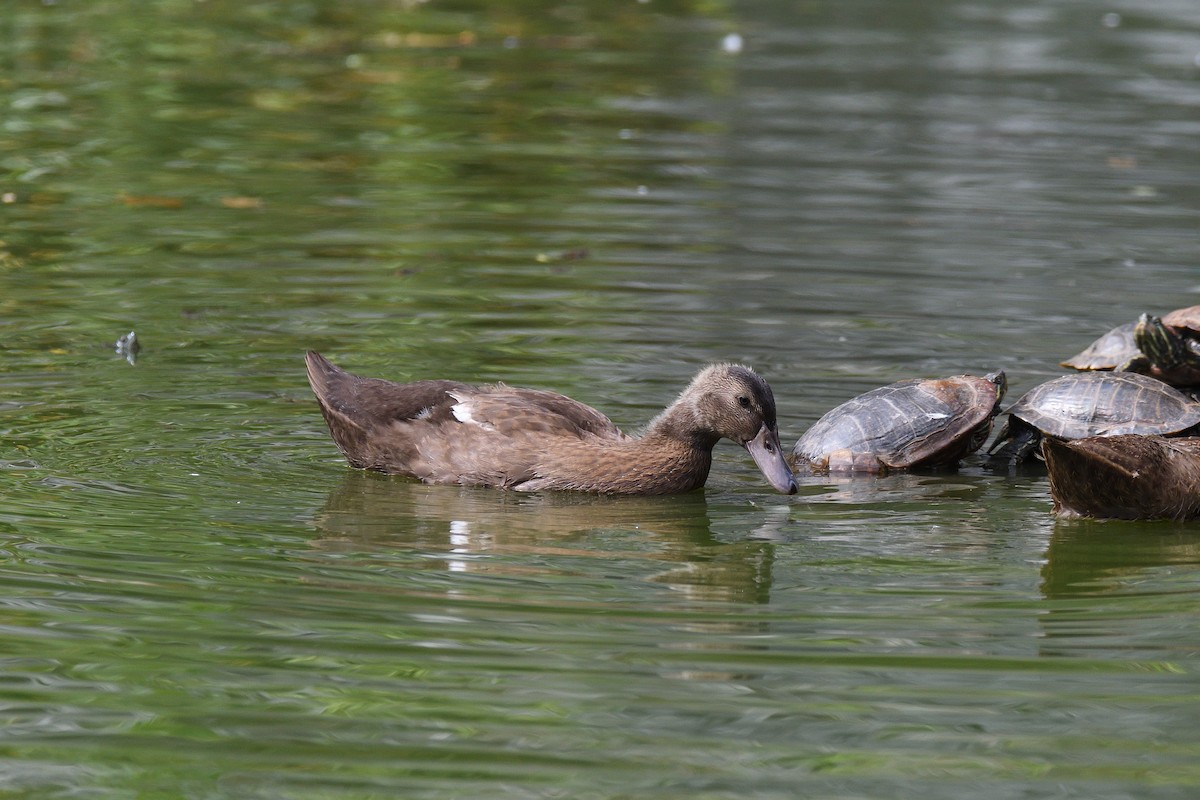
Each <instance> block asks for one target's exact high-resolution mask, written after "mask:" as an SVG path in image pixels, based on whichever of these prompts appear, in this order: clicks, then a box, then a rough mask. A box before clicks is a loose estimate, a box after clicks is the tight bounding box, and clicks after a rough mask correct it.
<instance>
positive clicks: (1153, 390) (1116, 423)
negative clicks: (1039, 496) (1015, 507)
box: [1008, 372, 1200, 439]
mask: <svg viewBox="0 0 1200 800" xmlns="http://www.w3.org/2000/svg"><path fill="white" fill-rule="evenodd" d="M1008 414H1009V416H1011V417H1016V418H1017V419H1019V420H1021V421H1023V422H1025V423H1027V424H1029V425H1032V426H1033V427H1034V428H1037V429H1038V430H1039V431H1041V432H1042V433H1045V434H1049V435H1050V436H1057V437H1059V438H1061V439H1079V438H1082V437H1084V436H1113V435H1116V434H1121V433H1141V434H1148V433H1157V434H1172V433H1180V432H1182V431H1185V430H1187V429H1188V428H1191V427H1193V426H1195V425H1197V424H1200V402H1196V401H1195V400H1192V399H1191V398H1189V397H1188V396H1187V395H1185V394H1184V393H1183V392H1180V391H1179V390H1178V389H1174V388H1172V387H1170V386H1168V385H1167V384H1165V383H1163V382H1162V381H1160V380H1158V379H1156V378H1151V377H1148V376H1146V375H1139V374H1137V373H1134V372H1082V373H1079V374H1077V375H1064V376H1063V377H1061V378H1055V379H1054V380H1051V381H1046V382H1045V383H1043V384H1041V385H1039V386H1035V387H1034V388H1033V389H1030V390H1029V391H1028V392H1026V393H1025V395H1024V396H1022V397H1021V398H1020V399H1019V400H1017V402H1015V403H1013V405H1012V407H1010V408H1009V409H1008Z"/></svg>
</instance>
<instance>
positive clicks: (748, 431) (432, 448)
mask: <svg viewBox="0 0 1200 800" xmlns="http://www.w3.org/2000/svg"><path fill="white" fill-rule="evenodd" d="M305 360H306V361H307V363H308V382H309V384H310V385H311V386H312V389H313V392H314V393H315V394H316V396H317V402H318V403H319V404H320V406H321V413H322V414H323V415H324V417H325V422H326V423H327V424H328V425H329V432H330V434H331V435H332V436H333V441H334V442H335V443H336V444H337V446H338V448H339V449H340V450H341V451H342V454H343V455H345V456H346V459H347V460H348V461H349V462H350V464H351V465H352V466H355V467H359V468H360V469H373V470H378V471H380V472H388V473H392V474H396V475H406V476H409V477H412V478H419V479H420V480H422V481H424V482H426V483H443V484H460V485H463V486H494V487H499V488H503V489H518V490H522V491H539V490H544V489H568V490H575V491H584V492H599V493H604V494H670V493H674V492H686V491H689V490H692V489H697V488H699V487H701V486H703V485H704V482H705V480H707V478H708V471H709V467H710V466H711V465H712V450H713V447H714V446H715V445H716V443H717V441H718V440H719V439H722V438H725V439H730V440H732V441H734V442H736V443H737V444H739V445H741V446H742V447H744V448H746V450H747V451H748V452H749V453H750V455H751V456H752V457H753V458H754V461H755V463H757V464H758V468H759V469H760V470H762V473H763V475H764V476H765V477H766V479H767V481H768V482H769V483H770V484H771V485H772V486H773V487H775V488H776V489H777V490H779V491H781V492H785V493H787V494H793V493H795V491H796V482H795V480H794V479H793V477H792V473H791V470H790V469H789V468H788V466H787V463H786V462H785V461H784V458H783V453H782V451H781V449H780V447H779V428H778V425H777V423H776V420H775V398H774V396H773V394H772V393H771V387H770V386H769V385H768V384H767V382H766V381H765V380H763V379H762V378H761V377H759V376H758V375H757V374H756V373H755V372H754V371H753V370H751V369H749V368H748V367H743V366H739V365H736V364H714V365H711V366H709V367H706V368H704V369H703V370H701V371H700V373H699V374H698V375H697V376H696V377H695V378H694V379H693V380H692V382H691V384H690V385H689V386H688V387H687V388H686V389H685V390H684V391H683V393H682V394H681V395H680V396H679V398H678V399H677V400H675V402H673V403H671V405H670V406H668V407H667V408H666V409H665V410H664V411H663V412H662V413H660V414H659V415H658V416H657V417H655V418H654V419H653V420H651V422H650V424H649V425H648V426H647V427H646V429H645V431H644V432H643V433H642V434H641V435H640V436H627V435H625V434H624V433H622V432H621V431H620V430H619V429H618V428H617V426H616V425H614V424H613V423H612V421H610V420H609V419H608V417H606V416H604V415H603V414H601V413H600V412H599V411H597V410H596V409H594V408H592V407H590V406H587V405H584V404H583V403H580V402H577V401H575V400H572V399H570V398H569V397H564V396H562V395H560V394H555V393H554V392H548V391H543V390H540V389H521V388H517V387H513V386H506V385H504V384H502V383H498V384H494V385H487V386H475V385H472V384H468V383H459V382H457V381H447V380H424V381H416V382H414V383H392V382H391V381H385V380H379V379H377V378H361V377H358V376H357V375H351V374H350V373H348V372H346V371H344V370H342V369H341V368H339V367H337V366H336V365H334V364H333V363H331V362H330V361H329V360H328V359H326V358H325V357H323V356H322V355H320V354H319V353H316V352H313V351H311V350H310V351H309V352H308V354H307V355H306V357H305Z"/></svg>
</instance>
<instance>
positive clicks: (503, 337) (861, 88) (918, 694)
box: [0, 0, 1200, 800]
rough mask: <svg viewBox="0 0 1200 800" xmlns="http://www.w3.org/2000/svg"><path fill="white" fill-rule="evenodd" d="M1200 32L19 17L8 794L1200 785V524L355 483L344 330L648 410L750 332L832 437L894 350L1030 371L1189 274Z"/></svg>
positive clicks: (1008, 507) (555, 11) (2, 679)
mask: <svg viewBox="0 0 1200 800" xmlns="http://www.w3.org/2000/svg"><path fill="white" fill-rule="evenodd" d="M1106 14H1108V15H1110V16H1105V15H1106ZM1112 15H1115V16H1112ZM1197 30H1200V14H1198V13H1197V11H1196V9H1195V8H1193V6H1192V4H1191V3H1190V2H1183V0H1178V1H1177V2H1172V1H1170V0H1157V1H1156V2H1151V3H1140V4H1124V5H1118V6H1114V7H1112V8H1111V9H1110V8H1107V7H1106V8H1104V9H1100V8H1098V7H1096V6H1094V5H1093V4H1090V3H1083V2H1068V1H1067V0H1061V1H1060V2H1051V3H1018V4H1009V5H1006V6H1005V7H1004V8H1000V7H995V8H993V7H992V5H988V4H976V3H970V2H962V1H960V0H947V1H946V2H920V3H910V4H894V3H884V2H882V0H880V2H866V0H854V1H853V2H849V3H809V4H799V5H794V4H785V3H775V2H765V1H764V2H749V3H745V4H738V5H735V6H725V5H720V4H696V5H694V6H692V5H686V4H677V3H662V2H658V0H655V2H650V3H628V4H625V3H621V4H612V3H581V4H554V3H545V2H534V3H525V4H517V5H513V4H507V5H504V6H503V7H502V6H500V5H498V4H497V5H490V4H485V3H473V2H463V3H455V4H447V3H441V2H437V0H430V2H427V3H399V2H397V3H322V2H310V3H285V2H261V3H250V4H247V3H232V2H224V1H223V0H208V2H203V3H193V2H166V1H164V2H153V3H142V4H138V6H137V8H133V7H132V6H126V5H124V4H117V3H109V2H102V1H98V2H91V3H88V4H77V3H67V2H61V0H60V2H58V3H10V4H8V5H7V6H6V7H5V10H4V12H3V14H0V111H2V113H0V201H2V202H0V220H2V222H3V224H2V227H0V242H2V244H0V795H3V796H5V797H7V796H12V797H30V798H34V797H37V798H43V797H44V798H59V797H62V798H66V797H87V798H129V797H138V798H206V799H207V798H238V799H239V800H240V799H241V798H272V799H275V798H306V799H308V798H367V797H389V798H391V797H403V798H439V799H440V798H467V797H472V798H473V797H513V798H573V799H574V798H583V799H587V798H606V799H607V798H627V797H628V798H632V797H655V798H747V797H755V798H794V797H821V798H918V797H919V798H922V800H931V799H932V798H956V799H957V798H962V797H972V798H996V799H998V800H1006V799H1007V798H1041V797H1047V798H1049V797H1054V798H1059V797H1071V798H1089V800H1091V799H1095V798H1100V799H1101V800H1109V799H1110V798H1111V799H1115V798H1191V797H1194V796H1196V794H1197V793H1198V792H1200V680H1198V678H1197V675H1198V670H1200V526H1198V525H1197V524H1194V523H1190V524H1178V523H1157V522H1156V523H1117V522H1090V521H1074V522H1067V523H1063V522H1056V521H1055V520H1054V518H1053V517H1052V516H1051V515H1050V514H1049V506H1050V503H1049V495H1048V490H1047V486H1046V482H1045V478H1044V476H1042V475H1040V474H1039V473H1038V472H1037V470H1029V471H1027V472H1025V473H1022V474H1018V475H998V474H993V473H990V472H986V471H984V470H983V469H981V468H980V467H979V466H978V465H977V464H975V463H968V464H966V465H964V466H963V468H962V469H961V470H959V471H957V472H951V473H938V474H922V475H895V476H890V477H886V478H878V479H854V480H850V479H846V480H843V479H828V478H806V479H804V480H803V481H802V486H801V491H800V493H799V494H798V495H796V496H793V497H786V496H782V495H779V494H776V493H774V492H772V491H771V490H770V489H769V488H768V487H767V486H765V485H764V483H763V481H762V478H761V476H760V475H759V473H758V472H757V470H756V469H755V467H754V466H753V464H752V463H750V461H749V459H748V458H747V457H746V456H745V454H744V453H743V451H741V450H740V449H738V448H736V447H732V446H730V445H728V444H727V443H726V444H722V445H721V446H719V447H718V449H717V453H716V463H715V465H714V469H713V474H712V477H711V478H710V480H709V484H708V486H707V488H706V489H705V490H703V491H702V492H696V493H692V494H689V495H684V496H680V497H671V498H652V499H651V498H645V499H641V498H629V499H620V500H617V499H609V498H595V497H587V496H582V497H578V496H562V495H529V496H525V495H515V494H506V493H503V492H492V491H482V490H466V489H457V488H447V487H426V486H421V485H415V484H412V483H407V482H404V481H399V480H394V479H388V478H385V477H382V476H378V475H373V474H363V473H359V472H356V471H353V470H349V469H347V468H346V466H345V464H344V462H343V461H342V460H341V459H340V457H339V455H338V453H337V451H336V449H335V448H334V447H333V445H332V443H331V442H330V441H329V438H328V435H327V432H326V431H325V428H324V424H323V422H322V420H321V418H320V415H319V413H318V411H317V409H316V406H315V403H314V402H313V401H312V399H311V396H310V394H309V391H308V388H307V385H306V383H305V379H304V370H303V359H302V354H303V352H304V350H306V349H308V348H315V349H318V350H321V351H322V352H324V353H326V354H327V355H329V356H330V357H331V358H334V359H335V360H336V361H338V362H339V363H341V364H343V365H344V366H346V367H347V368H349V369H352V370H353V371H355V372H358V373H360V374H366V375H373V376H379V377H387V378H393V379H410V378H424V377H446V378H457V379H465V380H480V381H482V380H497V379H503V380H506V381H509V382H511V383H516V384H523V385H533V386H541V387H546V388H552V389H556V390H558V391H562V392H565V393H567V394H570V395H572V396H574V397H577V398H579V399H581V400H584V401H585V402H588V403H591V404H592V405H595V406H596V407H598V408H600V409H601V410H603V411H604V412H606V413H608V414H609V415H610V416H612V417H613V419H614V420H615V421H616V422H617V423H618V424H620V425H621V426H623V427H624V428H626V429H634V428H636V427H637V426H638V425H639V424H641V423H643V422H645V421H646V420H648V419H649V418H650V417H651V416H652V415H653V414H654V413H656V412H657V410H658V409H660V408H661V407H662V406H663V405H664V404H666V403H667V402H669V401H670V400H671V399H672V398H673V397H674V396H675V394H676V393H677V392H678V391H679V390H680V388H682V386H683V385H684V384H685V383H686V381H687V380H688V379H689V378H690V377H691V375H692V374H694V372H695V371H696V369H697V368H698V366H699V365H700V364H703V363H705V362H708V361H713V360H718V359H736V360H741V361H745V362H747V363H751V364H753V365H754V366H755V367H756V368H757V369H759V370H760V371H761V372H762V373H763V374H764V375H766V377H767V378H768V379H769V380H770V381H771V383H772V385H773V386H774V388H775V392H776V396H777V398H778V401H779V406H780V413H781V428H782V432H783V438H784V439H785V443H786V444H789V445H790V443H791V442H792V441H794V440H795V438H796V437H798V436H799V434H800V433H801V432H802V431H803V430H804V429H805V428H806V427H807V425H808V424H810V423H811V422H812V421H814V420H815V419H816V418H817V417H819V416H820V415H821V414H822V413H824V412H825V411H826V410H828V409H829V408H830V407H832V406H833V405H836V404H837V403H839V402H841V401H842V400H844V399H846V398H848V397H850V396H852V395H853V394H856V393H858V392H862V391H866V390H867V389H870V388H874V387H875V386H878V385H882V384H884V383H888V382H891V381H893V380H898V379H901V378H905V377H911V376H917V375H920V376H941V375H950V374H957V373H962V372H973V373H976V374H982V373H984V372H987V371H990V370H993V369H997V368H1003V369H1004V370H1006V372H1007V374H1008V377H1009V382H1010V395H1009V398H1010V399H1015V398H1016V397H1017V396H1019V395H1020V394H1021V393H1022V392H1023V391H1025V390H1026V389H1028V388H1030V387H1031V386H1033V385H1035V384H1036V383H1038V382H1040V381H1042V380H1044V379H1046V378H1048V377H1051V376H1054V375H1057V374H1060V373H1061V369H1060V368H1059V367H1058V361H1059V360H1060V359H1062V358H1065V357H1067V356H1070V355H1071V354H1073V353H1074V352H1076V351H1077V350H1079V349H1081V348H1082V347H1083V346H1084V345H1086V344H1087V343H1088V342H1089V341H1090V340H1091V339H1092V338H1094V337H1095V336H1096V335H1098V334H1099V333H1101V332H1103V331H1104V330H1107V329H1108V328H1109V327H1111V326H1113V325H1115V324H1118V323H1120V322H1124V321H1127V320H1129V319H1132V318H1134V317H1136V315H1137V314H1138V313H1141V312H1142V311H1144V310H1156V311H1165V310H1169V309H1170V308H1174V307H1177V306H1182V305H1188V304H1193V303H1196V302H1200V300H1197V296H1198V294H1200V272H1198V271H1197V264H1198V263H1200V258H1198V256H1200V252H1198V247H1197V238H1196V230H1197V227H1196V226H1197V219H1198V218H1200V192H1198V191H1197V184H1196V181H1195V177H1196V170H1195V165H1196V164H1197V163H1200V161H1198V158H1200V135H1198V134H1200V123H1197V116H1196V113H1195V109H1196V104H1197V102H1200V95H1198V94H1197V88H1196V87H1197V85H1198V84H1197V81H1198V80H1200V69H1198V68H1197V62H1196V57H1197V53H1200V39H1197V38H1196V36H1195V32H1196V31H1197ZM731 32H737V33H739V34H741V36H742V41H743V46H742V49H741V51H740V52H728V51H727V49H723V47H722V39H723V37H724V36H725V35H726V34H728V33H731ZM129 330H136V331H137V334H138V337H139V339H140V340H141V341H142V343H143V349H142V351H141V352H140V354H139V355H138V356H137V358H136V359H135V362H134V363H133V364H130V363H128V362H127V361H126V360H125V359H124V358H123V357H122V356H121V355H118V354H117V353H115V352H114V350H113V342H114V341H115V340H116V338H117V337H118V336H119V335H121V334H123V333H126V332H128V331H129Z"/></svg>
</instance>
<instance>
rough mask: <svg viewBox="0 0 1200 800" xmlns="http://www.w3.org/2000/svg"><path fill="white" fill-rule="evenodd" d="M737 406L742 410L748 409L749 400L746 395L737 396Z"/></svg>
mask: <svg viewBox="0 0 1200 800" xmlns="http://www.w3.org/2000/svg"><path fill="white" fill-rule="evenodd" d="M738 405H740V406H741V407H742V408H749V407H750V398H749V397H746V395H744V394H743V395H739V396H738Z"/></svg>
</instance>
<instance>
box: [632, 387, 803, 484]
mask: <svg viewBox="0 0 1200 800" xmlns="http://www.w3.org/2000/svg"><path fill="white" fill-rule="evenodd" d="M662 423H668V424H669V425H670V427H672V428H674V429H675V432H676V435H678V436H680V437H681V438H685V439H691V440H693V441H698V442H699V443H700V444H701V445H702V446H706V447H708V448H709V449H711V448H712V447H713V445H715V444H716V443H717V440H718V439H729V440H730V441H732V442H736V443H737V444H739V445H741V446H742V447H744V448H746V451H747V452H748V453H750V456H751V458H753V459H754V463H755V464H757V465H758V468H759V469H760V470H761V471H762V474H763V477H765V478H766V479H767V482H768V483H770V484H771V486H773V487H774V488H775V489H777V490H778V491H780V492H783V493H785V494H795V493H796V491H797V486H796V480H795V478H794V477H793V476H792V471H791V469H790V468H789V467H788V465H787V462H786V461H785V460H784V457H783V449H782V448H781V447H780V446H779V425H778V423H777V421H776V418H775V395H774V394H773V393H772V392H771V387H770V385H769V384H768V383H767V382H766V381H765V380H763V379H762V377H760V376H759V375H758V374H757V373H756V372H754V370H752V369H750V368H749V367H744V366H741V365H740V364H713V365H711V366H709V367H706V368H704V369H703V370H702V371H701V372H700V373H699V374H698V375H697V376H696V377H695V378H694V379H693V380H692V382H691V384H690V385H689V386H688V387H687V388H686V389H684V391H683V394H681V395H680V396H679V399H678V400H676V401H675V403H673V404H672V405H671V407H670V408H668V409H667V410H666V411H665V412H663V415H662V416H661V417H660V418H659V419H658V420H656V421H655V423H653V424H652V426H653V425H654V424H662Z"/></svg>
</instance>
